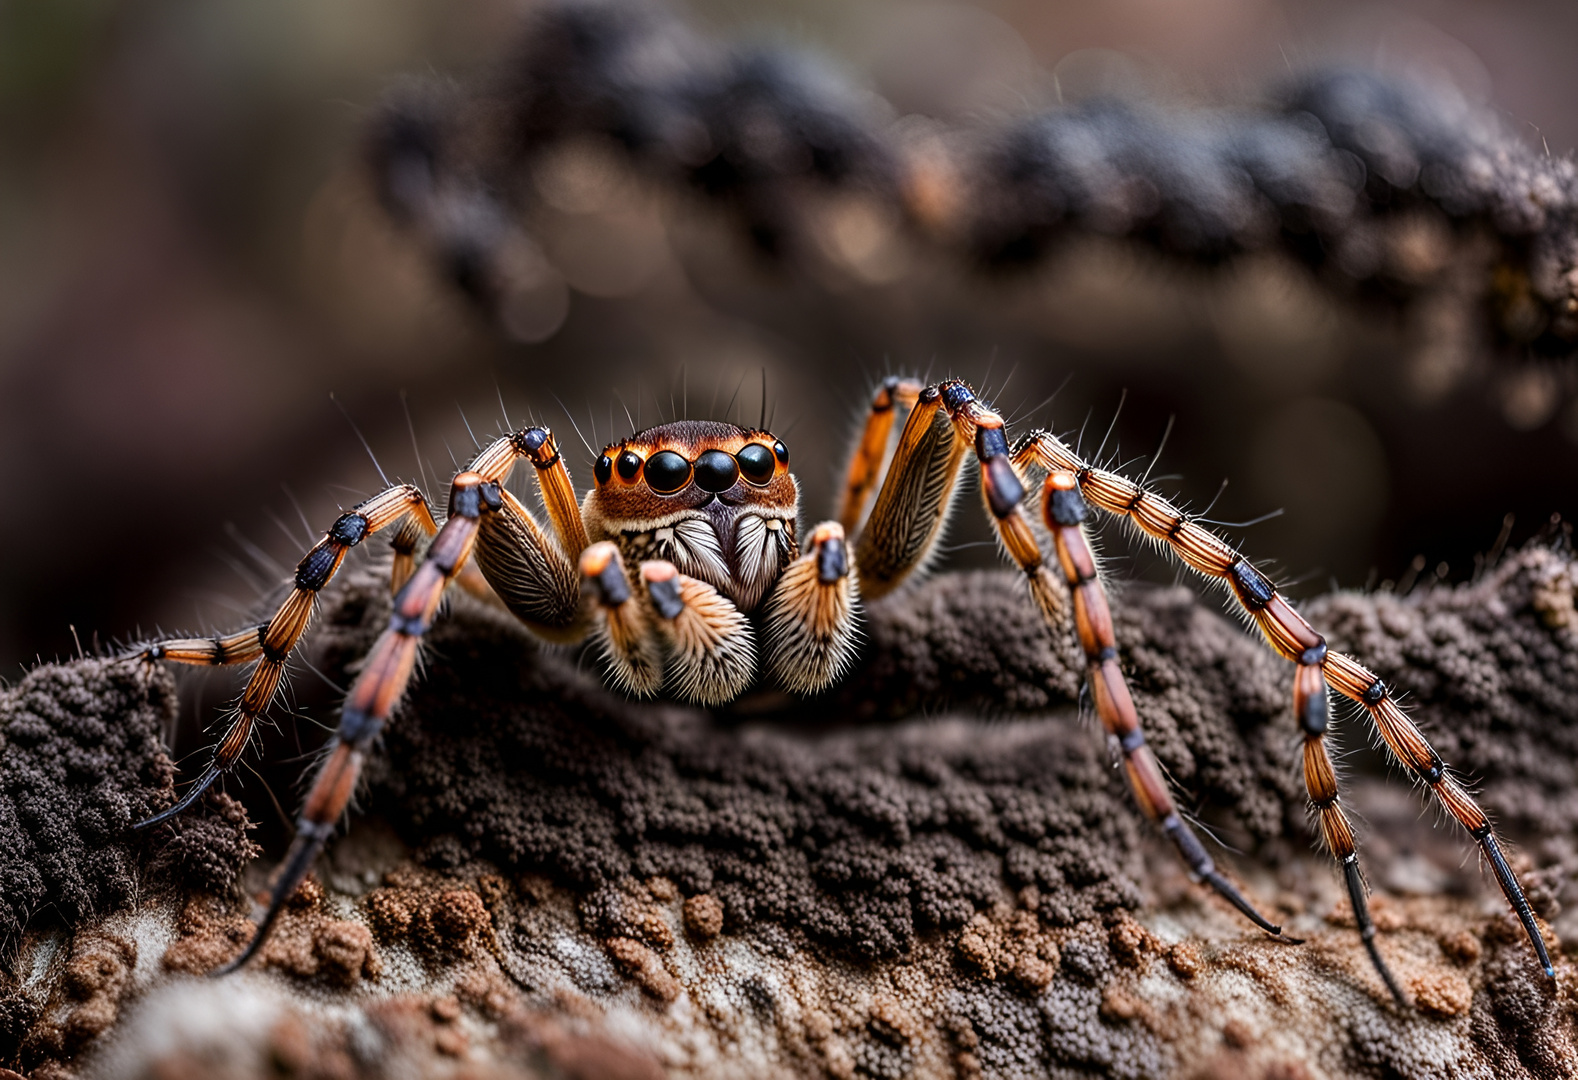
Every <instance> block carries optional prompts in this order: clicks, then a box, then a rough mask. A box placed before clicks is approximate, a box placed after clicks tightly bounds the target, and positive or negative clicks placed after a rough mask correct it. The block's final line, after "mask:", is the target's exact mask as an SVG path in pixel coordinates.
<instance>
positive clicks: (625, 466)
mask: <svg viewBox="0 0 1578 1080" xmlns="http://www.w3.org/2000/svg"><path fill="white" fill-rule="evenodd" d="M616 468H618V469H619V478H620V479H621V480H634V479H635V478H636V473H638V472H640V471H641V458H640V456H639V455H637V454H633V453H631V452H630V451H629V450H626V451H625V452H624V453H623V454H620V455H619V461H618V462H617V463H616Z"/></svg>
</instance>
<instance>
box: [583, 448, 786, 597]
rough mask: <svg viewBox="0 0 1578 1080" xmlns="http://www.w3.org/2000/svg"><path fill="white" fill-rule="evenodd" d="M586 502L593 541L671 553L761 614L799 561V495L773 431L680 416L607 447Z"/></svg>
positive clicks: (647, 554) (649, 553)
mask: <svg viewBox="0 0 1578 1080" xmlns="http://www.w3.org/2000/svg"><path fill="white" fill-rule="evenodd" d="M592 472H593V477H594V479H595V481H596V484H595V486H594V487H593V488H592V490H591V492H590V493H588V494H587V496H586V501H585V504H584V505H583V506H582V508H581V513H582V517H583V518H584V519H585V521H586V526H587V532H588V534H589V535H590V536H591V538H592V539H593V540H601V539H606V540H613V541H615V542H616V543H619V544H620V546H621V548H622V549H623V554H624V555H625V557H626V558H627V559H630V560H634V561H640V560H642V559H647V558H663V559H668V560H669V561H670V562H673V563H674V564H675V565H676V566H678V567H679V569H680V570H681V571H682V572H683V573H686V574H689V575H690V576H692V577H696V578H700V579H701V580H703V581H706V582H708V583H710V584H712V585H713V586H715V587H716V588H717V589H718V591H720V592H722V593H723V594H724V595H726V596H728V597H730V598H731V599H733V600H734V601H735V602H736V603H737V604H739V605H740V607H741V608H742V609H744V610H747V611H749V610H751V609H752V608H754V607H755V605H756V603H757V601H759V600H760V599H761V597H762V596H763V595H764V594H765V592H766V590H767V588H768V587H769V586H770V585H771V584H772V582H773V581H774V580H775V579H776V578H777V576H778V574H779V572H780V571H781V570H782V569H783V566H784V565H785V564H786V563H787V562H788V560H789V559H790V558H792V557H793V555H794V553H795V550H796V544H795V538H794V530H795V521H796V516H797V514H798V507H799V494H798V492H797V490H796V488H795V481H794V477H793V476H792V475H790V473H789V450H788V448H787V447H785V446H784V444H783V443H782V442H781V441H779V440H778V439H777V438H776V437H774V436H773V435H772V433H771V432H767V431H753V430H750V429H747V428H741V427H735V426H734V425H733V424H725V423H720V422H717V421H709V420H679V421H676V422H674V423H672V424H662V425H660V426H658V427H654V428H648V429H647V430H645V431H641V432H637V433H636V434H634V435H632V436H630V437H629V438H628V439H625V440H624V441H622V442H618V443H614V444H611V445H609V446H608V447H606V448H604V450H603V452H602V454H601V456H599V457H598V459H597V464H596V466H595V467H594V468H593V470H592Z"/></svg>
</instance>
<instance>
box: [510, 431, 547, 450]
mask: <svg viewBox="0 0 1578 1080" xmlns="http://www.w3.org/2000/svg"><path fill="white" fill-rule="evenodd" d="M548 437H549V436H548V429H547V428H540V427H530V428H527V429H526V430H524V431H521V432H517V433H516V435H515V449H516V450H517V451H519V452H520V453H522V454H535V453H536V452H537V451H538V450H541V449H542V445H543V443H545V442H547V441H548Z"/></svg>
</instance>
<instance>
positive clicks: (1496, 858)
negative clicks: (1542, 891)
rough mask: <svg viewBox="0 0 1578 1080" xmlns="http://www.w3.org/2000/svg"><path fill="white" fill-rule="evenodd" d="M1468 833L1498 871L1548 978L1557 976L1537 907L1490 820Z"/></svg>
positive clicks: (1505, 891)
mask: <svg viewBox="0 0 1578 1080" xmlns="http://www.w3.org/2000/svg"><path fill="white" fill-rule="evenodd" d="M1469 835H1471V836H1473V837H1474V839H1475V840H1477V841H1479V846H1480V849H1481V850H1482V851H1484V853H1485V857H1486V858H1487V859H1489V860H1490V868H1491V870H1492V871H1494V872H1495V875H1496V882H1497V884H1499V885H1500V886H1501V891H1502V894H1503V895H1504V896H1506V898H1507V900H1508V902H1509V903H1511V904H1512V910H1513V911H1514V912H1516V913H1517V916H1518V921H1519V922H1521V923H1522V924H1523V931H1524V933H1526V934H1528V935H1529V943H1530V944H1531V945H1533V946H1534V954H1535V955H1536V956H1538V957H1539V959H1540V967H1542V968H1544V969H1545V977H1546V978H1547V979H1554V978H1556V968H1555V966H1554V965H1553V964H1552V963H1551V954H1550V953H1549V952H1547V951H1546V948H1545V936H1544V935H1543V934H1541V933H1540V927H1539V924H1538V923H1536V922H1535V921H1534V909H1533V908H1531V907H1529V898H1528V897H1527V896H1525V895H1524V893H1523V886H1521V885H1519V884H1518V876H1517V875H1516V874H1514V873H1513V872H1512V867H1511V866H1509V865H1507V857H1506V856H1505V855H1503V854H1502V853H1501V845H1500V844H1499V843H1497V842H1496V835H1495V833H1493V832H1491V830H1490V823H1489V822H1486V823H1485V825H1484V827H1483V828H1482V829H1473V830H1470V833H1469Z"/></svg>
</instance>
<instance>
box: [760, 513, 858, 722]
mask: <svg viewBox="0 0 1578 1080" xmlns="http://www.w3.org/2000/svg"><path fill="white" fill-rule="evenodd" d="M858 592H859V588H858V586H857V584H856V575H855V573H854V567H853V566H851V565H850V559H849V548H848V545H847V544H845V542H844V529H843V527H842V526H841V525H839V524H838V523H837V522H836V521H825V522H823V523H822V524H820V525H818V526H817V527H816V529H815V530H814V531H813V532H812V533H811V543H810V550H808V551H807V552H806V553H805V554H803V555H801V556H800V557H799V558H798V559H796V560H795V561H794V562H792V563H790V564H789V565H788V566H787V567H785V568H784V571H783V573H782V574H781V575H779V577H778V584H777V585H775V586H774V587H773V592H772V595H771V596H770V597H768V600H767V606H766V607H765V608H764V609H763V612H762V626H763V633H764V636H765V638H766V642H765V646H766V649H765V651H766V653H767V669H768V671H769V672H770V673H771V674H772V676H773V677H774V678H775V679H777V680H778V683H779V684H780V685H781V686H783V687H785V688H787V689H789V690H791V691H793V692H794V693H797V694H814V693H816V692H817V691H819V690H823V689H826V688H827V687H828V686H831V685H832V684H833V683H834V682H836V681H837V680H838V677H839V676H840V675H842V674H843V673H844V669H845V668H847V667H848V666H849V663H850V661H851V660H853V659H854V655H855V642H856V633H857V631H856V629H855V622H856V615H855V603H856V599H857V594H858Z"/></svg>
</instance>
